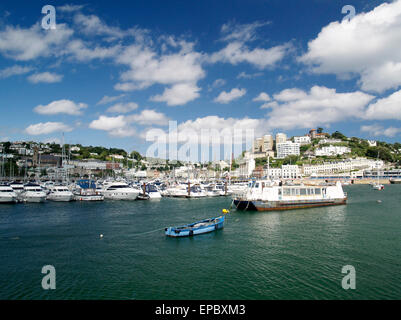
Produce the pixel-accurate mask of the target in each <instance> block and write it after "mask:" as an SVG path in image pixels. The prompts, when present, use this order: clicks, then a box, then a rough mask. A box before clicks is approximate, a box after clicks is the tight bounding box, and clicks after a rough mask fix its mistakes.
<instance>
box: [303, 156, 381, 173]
mask: <svg viewBox="0 0 401 320" xmlns="http://www.w3.org/2000/svg"><path fill="white" fill-rule="evenodd" d="M383 166H384V162H383V161H382V160H371V159H366V158H356V159H348V160H344V161H338V162H324V163H322V164H315V165H303V166H302V172H303V174H304V175H306V176H309V175H312V174H331V173H337V172H349V171H351V170H361V169H366V170H368V169H370V170H372V169H377V168H382V167H383Z"/></svg>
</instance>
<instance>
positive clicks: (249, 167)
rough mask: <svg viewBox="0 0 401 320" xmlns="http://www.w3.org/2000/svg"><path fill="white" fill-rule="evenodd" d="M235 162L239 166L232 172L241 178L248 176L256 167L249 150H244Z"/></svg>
mask: <svg viewBox="0 0 401 320" xmlns="http://www.w3.org/2000/svg"><path fill="white" fill-rule="evenodd" d="M237 163H238V165H239V167H238V169H237V170H235V172H234V173H233V174H234V175H237V176H239V177H241V178H249V177H250V176H251V175H252V172H253V170H255V168H256V162H255V159H254V157H253V155H251V154H250V153H249V152H245V154H244V158H243V159H240V160H238V161H237Z"/></svg>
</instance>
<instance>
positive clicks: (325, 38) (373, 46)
mask: <svg viewBox="0 0 401 320" xmlns="http://www.w3.org/2000/svg"><path fill="white" fill-rule="evenodd" d="M400 21H401V0H398V1H393V2H390V3H383V4H381V5H379V6H377V7H376V8H374V9H373V10H371V11H369V12H366V13H365V12H361V13H359V14H357V15H356V16H355V17H354V18H352V19H351V20H350V21H348V20H343V21H342V22H332V23H330V24H329V25H327V26H325V27H324V28H323V29H322V30H321V31H320V33H319V34H318V36H317V37H316V38H315V39H313V40H312V41H310V42H309V44H308V52H307V53H305V54H304V55H303V56H302V57H300V59H299V60H300V61H301V62H303V63H305V64H307V65H309V66H310V68H311V70H312V71H313V72H315V73H323V74H336V75H338V76H339V77H350V76H353V75H356V76H358V77H359V84H360V86H361V88H362V89H363V90H366V91H373V92H383V91H385V90H387V89H392V88H393V89H395V88H397V87H399V86H400V85H401V23H400Z"/></svg>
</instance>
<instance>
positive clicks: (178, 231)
mask: <svg viewBox="0 0 401 320" xmlns="http://www.w3.org/2000/svg"><path fill="white" fill-rule="evenodd" d="M224 219H225V216H224V215H223V216H220V217H217V218H211V219H205V220H202V221H198V222H195V223H192V224H187V225H184V226H179V227H169V228H165V229H164V230H165V231H166V236H169V237H192V236H196V235H198V234H203V233H208V232H212V231H215V230H218V229H222V228H223V226H224Z"/></svg>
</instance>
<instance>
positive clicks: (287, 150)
mask: <svg viewBox="0 0 401 320" xmlns="http://www.w3.org/2000/svg"><path fill="white" fill-rule="evenodd" d="M276 149H277V159H284V158H285V157H287V156H290V155H296V156H299V155H300V144H299V143H295V142H291V141H287V142H284V143H277V144H276Z"/></svg>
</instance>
